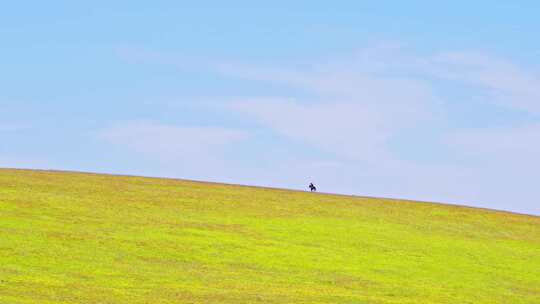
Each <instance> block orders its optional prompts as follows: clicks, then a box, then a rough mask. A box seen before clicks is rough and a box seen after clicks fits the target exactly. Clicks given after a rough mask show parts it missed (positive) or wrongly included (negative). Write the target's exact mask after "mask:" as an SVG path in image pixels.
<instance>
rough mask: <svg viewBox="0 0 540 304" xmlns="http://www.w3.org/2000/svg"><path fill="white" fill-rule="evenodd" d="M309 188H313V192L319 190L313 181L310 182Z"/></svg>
mask: <svg viewBox="0 0 540 304" xmlns="http://www.w3.org/2000/svg"><path fill="white" fill-rule="evenodd" d="M309 190H311V192H313V191H317V187H315V185H313V183H309Z"/></svg>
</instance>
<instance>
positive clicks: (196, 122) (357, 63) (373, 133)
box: [0, 1, 540, 214]
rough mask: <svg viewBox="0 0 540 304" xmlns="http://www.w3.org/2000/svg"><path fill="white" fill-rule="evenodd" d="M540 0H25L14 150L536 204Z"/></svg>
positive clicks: (297, 183) (4, 126)
mask: <svg viewBox="0 0 540 304" xmlns="http://www.w3.org/2000/svg"><path fill="white" fill-rule="evenodd" d="M538 11H540V4H538V3H537V2H535V1H513V2H510V1H505V2H503V1H474V2H473V3H471V2H470V1H452V2H447V3H443V4H441V3H435V2H433V1H406V2H405V1H401V2H398V1H369V2H368V1H340V2H339V3H333V4H329V3H328V1H295V2H294V3H290V1H271V2H267V3H266V4H255V3H254V2H253V1H227V2H224V1H198V2H197V4H194V3H189V2H187V1H186V2H184V1H152V2H143V1H140V2H136V3H134V1H115V2H114V3H112V4H111V3H110V1H92V2H87V3H75V2H74V1H47V2H44V1H18V2H11V3H6V4H4V5H3V8H2V10H1V11H0V55H1V56H0V67H1V70H2V73H0V84H1V85H0V89H1V90H0V106H1V107H0V137H1V139H2V140H1V141H0V142H1V144H0V166H3V167H20V168H42V169H48V168H51V169H63V170H82V171H93V172H107V173H118V174H141V175H150V176H166V177H178V178H191V179H200V180H211V181H223V182H230V183H242V184H252V185H266V186H276V187H287V188H295V189H303V188H305V186H306V185H307V184H308V183H309V182H310V181H313V182H314V183H315V184H316V185H317V186H318V187H319V189H321V190H322V191H325V192H338V193H346V194H359V195H373V196H384V197H399V198H410V199H419V200H432V201H441V202H452V203H457V204H466V205H473V206H479V207H488V208H496V209H504V210H511V211H517V212H524V213H532V214H540V203H538V197H540V190H539V189H540V188H539V187H538V186H537V184H538V180H539V175H540V174H539V173H538V172H540V162H539V161H538V155H540V69H539V67H540V62H539V61H540V59H539V58H540V41H539V40H538V39H537V33H538V32H540V21H538V18H537V12H538Z"/></svg>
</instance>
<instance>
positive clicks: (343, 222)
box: [0, 169, 540, 304]
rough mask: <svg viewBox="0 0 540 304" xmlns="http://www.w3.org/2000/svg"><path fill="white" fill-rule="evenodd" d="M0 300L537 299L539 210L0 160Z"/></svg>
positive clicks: (539, 287) (539, 300)
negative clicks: (51, 168)
mask: <svg viewBox="0 0 540 304" xmlns="http://www.w3.org/2000/svg"><path fill="white" fill-rule="evenodd" d="M456 187H458V186H456ZM0 303H453V304H456V303H459V304H461V303H490V304H491V303H504V304H507V303H540V218H539V217H535V216H527V215H519V214H513V213H508V212H500V211H492V210H484V209H475V208H467V207H458V206H451V205H442V204H430V203H418V202H410V201H400V200H389V199H376V198H361V197H347V196H337V195H327V194H312V193H307V192H298V191H287V190H278V189H266V188H253V187H243V186H233V185H222V184H210V183H201V182H192V181H183V180H171V179H156V178H143V177H126V176H110V175H97V174H83V173H68V172H47V171H27V170H8V169H2V170H0Z"/></svg>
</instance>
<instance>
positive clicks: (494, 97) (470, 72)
mask: <svg viewBox="0 0 540 304" xmlns="http://www.w3.org/2000/svg"><path fill="white" fill-rule="evenodd" d="M430 70H431V72H432V73H434V75H437V76H438V77H442V78H447V79H449V80H451V81H457V82H464V83H467V84H470V85H474V86H479V87H481V88H485V89H488V90H490V95H489V96H486V97H487V99H488V100H489V101H492V102H496V103H498V104H500V105H504V106H506V107H510V108H514V109H518V110H522V111H527V112H530V113H534V114H537V115H538V114H540V73H538V72H537V71H536V72H534V71H531V70H528V69H526V68H523V67H521V66H518V65H516V64H514V63H512V62H510V61H508V60H504V59H500V58H496V57H493V56H489V55H487V54H484V53H475V52H446V53H441V54H438V55H436V56H434V57H433V58H432V59H431V60H430Z"/></svg>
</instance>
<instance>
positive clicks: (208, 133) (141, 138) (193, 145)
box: [97, 121, 249, 160]
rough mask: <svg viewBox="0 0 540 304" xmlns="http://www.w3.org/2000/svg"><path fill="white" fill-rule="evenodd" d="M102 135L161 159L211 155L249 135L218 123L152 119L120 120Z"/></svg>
mask: <svg viewBox="0 0 540 304" xmlns="http://www.w3.org/2000/svg"><path fill="white" fill-rule="evenodd" d="M97 136H98V138H100V139H103V140H106V141H107V142H109V143H111V144H114V145H117V146H120V147H124V148H127V149H130V150H133V151H136V152H139V153H143V154H145V155H148V156H150V157H154V158H158V159H161V160H177V159H182V158H186V157H192V156H201V155H211V154H213V153H215V152H216V151H217V150H219V149H220V148H222V147H224V146H226V145H229V144H232V143H234V142H237V141H241V140H245V139H247V138H248V137H249V134H248V133H247V132H246V131H242V130H235V129H227V128H216V127H182V126H170V125H164V124H159V123H153V122H143V121H130V122H123V123H118V124H116V125H114V126H112V127H110V128H107V129H104V130H101V131H99V132H97Z"/></svg>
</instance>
